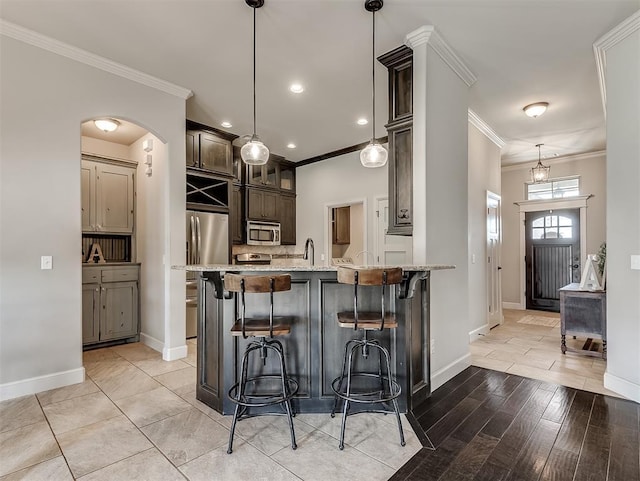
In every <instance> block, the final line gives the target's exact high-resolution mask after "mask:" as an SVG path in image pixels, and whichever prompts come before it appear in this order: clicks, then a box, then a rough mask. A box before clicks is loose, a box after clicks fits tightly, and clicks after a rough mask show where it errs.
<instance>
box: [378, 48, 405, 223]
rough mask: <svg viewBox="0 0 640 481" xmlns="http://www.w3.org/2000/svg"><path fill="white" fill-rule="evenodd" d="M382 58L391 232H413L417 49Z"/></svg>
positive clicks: (398, 51) (395, 51)
mask: <svg viewBox="0 0 640 481" xmlns="http://www.w3.org/2000/svg"><path fill="white" fill-rule="evenodd" d="M378 60H379V61H380V62H381V63H382V64H383V65H384V66H385V67H387V70H388V72H389V123H388V124H387V126H386V127H387V132H388V134H389V228H388V231H387V232H388V233H389V234H396V235H411V234H412V232H413V147H412V145H413V106H412V105H413V85H412V82H413V51H412V50H411V49H410V48H409V47H406V46H402V47H399V48H396V49H395V50H392V51H391V52H388V53H386V54H384V55H382V56H381V57H379V58H378Z"/></svg>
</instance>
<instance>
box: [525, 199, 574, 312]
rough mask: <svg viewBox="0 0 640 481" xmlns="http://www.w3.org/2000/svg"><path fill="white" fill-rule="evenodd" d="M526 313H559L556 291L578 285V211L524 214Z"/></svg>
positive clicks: (564, 210)
mask: <svg viewBox="0 0 640 481" xmlns="http://www.w3.org/2000/svg"><path fill="white" fill-rule="evenodd" d="M525 232H526V237H525V239H526V240H525V242H526V245H525V248H526V255H525V263H526V296H525V297H526V303H527V309H538V310H543V311H553V312H560V294H559V293H558V289H560V288H561V287H564V286H566V285H567V284H570V283H572V282H580V271H581V270H580V210H579V209H562V210H548V211H540V212H527V213H526V214H525Z"/></svg>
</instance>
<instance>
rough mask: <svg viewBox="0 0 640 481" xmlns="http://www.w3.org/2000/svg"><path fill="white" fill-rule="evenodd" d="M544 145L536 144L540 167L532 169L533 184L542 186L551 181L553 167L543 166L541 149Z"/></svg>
mask: <svg viewBox="0 0 640 481" xmlns="http://www.w3.org/2000/svg"><path fill="white" fill-rule="evenodd" d="M543 145H544V144H536V147H538V165H536V166H535V167H533V168H532V169H531V182H533V183H534V184H542V183H543V182H548V181H549V170H551V167H547V166H544V165H542V162H541V161H540V147H542V146H543Z"/></svg>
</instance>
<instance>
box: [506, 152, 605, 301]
mask: <svg viewBox="0 0 640 481" xmlns="http://www.w3.org/2000/svg"><path fill="white" fill-rule="evenodd" d="M544 163H545V164H546V165H549V166H550V167H551V171H550V173H549V175H550V178H556V177H568V176H574V175H579V176H580V194H581V195H585V194H593V197H592V198H590V199H589V200H588V201H587V254H595V253H597V252H598V249H599V247H600V244H601V243H602V242H604V241H605V227H606V215H605V210H606V204H607V187H606V178H607V172H606V156H605V154H604V152H596V153H593V154H587V155H577V156H572V157H567V158H564V159H557V160H545V162H544ZM534 165H535V163H527V164H524V165H517V166H516V165H514V166H508V167H503V168H502V220H503V242H502V301H503V302H505V303H514V304H519V303H520V294H521V293H520V278H521V276H522V275H523V274H522V269H524V259H520V227H521V226H520V210H519V209H520V208H519V207H518V206H517V205H515V204H514V202H519V201H522V200H525V198H526V197H525V196H526V193H525V182H527V181H529V180H531V174H530V169H531V167H533V166H534Z"/></svg>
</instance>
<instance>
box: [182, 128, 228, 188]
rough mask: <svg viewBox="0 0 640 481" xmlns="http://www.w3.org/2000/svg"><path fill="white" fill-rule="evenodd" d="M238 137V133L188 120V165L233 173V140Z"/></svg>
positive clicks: (226, 173) (221, 172)
mask: <svg viewBox="0 0 640 481" xmlns="http://www.w3.org/2000/svg"><path fill="white" fill-rule="evenodd" d="M236 137H237V136H236V135H232V134H229V133H227V132H224V131H221V130H217V129H214V128H212V127H208V126H206V125H202V124H199V123H197V122H193V121H190V120H187V132H186V164H187V167H189V168H196V169H202V170H206V171H209V172H215V173H218V174H223V175H233V155H232V154H233V152H232V148H231V142H232V141H233V140H234V139H235V138H236Z"/></svg>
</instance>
